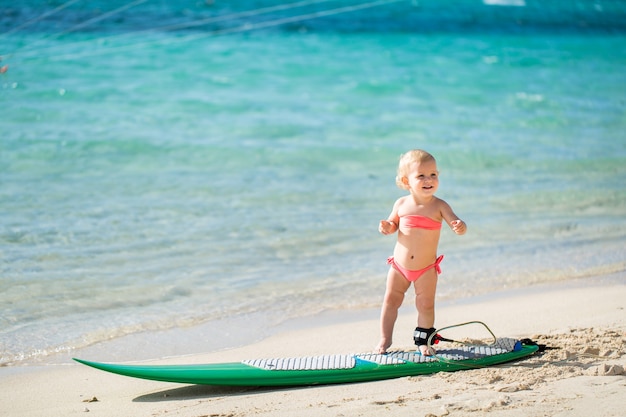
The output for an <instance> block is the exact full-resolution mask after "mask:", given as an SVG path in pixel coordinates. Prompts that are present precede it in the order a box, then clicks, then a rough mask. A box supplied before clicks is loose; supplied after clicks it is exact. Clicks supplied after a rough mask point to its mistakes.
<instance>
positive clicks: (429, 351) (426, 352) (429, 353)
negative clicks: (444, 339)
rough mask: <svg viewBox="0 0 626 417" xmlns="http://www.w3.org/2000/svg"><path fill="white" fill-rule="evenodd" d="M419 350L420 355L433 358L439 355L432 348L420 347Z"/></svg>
mask: <svg viewBox="0 0 626 417" xmlns="http://www.w3.org/2000/svg"><path fill="white" fill-rule="evenodd" d="M418 348H419V351H420V353H421V354H422V355H424V356H433V355H435V354H436V353H437V352H436V351H435V349H433V347H432V346H426V345H420V346H418Z"/></svg>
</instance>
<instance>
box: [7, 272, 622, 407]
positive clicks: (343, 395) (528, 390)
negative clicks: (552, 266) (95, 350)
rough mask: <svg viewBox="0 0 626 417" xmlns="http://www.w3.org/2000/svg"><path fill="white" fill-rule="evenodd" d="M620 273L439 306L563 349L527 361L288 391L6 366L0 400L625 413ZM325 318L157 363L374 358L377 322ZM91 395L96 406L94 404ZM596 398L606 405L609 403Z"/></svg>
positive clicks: (402, 319)
mask: <svg viewBox="0 0 626 417" xmlns="http://www.w3.org/2000/svg"><path fill="white" fill-rule="evenodd" d="M623 275H624V274H623V273H620V274H618V275H617V276H616V277H614V278H615V279H612V278H610V277H608V278H609V279H606V280H600V281H604V282H603V283H602V285H585V284H586V283H582V282H574V283H572V282H565V283H563V284H561V285H550V286H549V287H551V288H547V287H546V286H537V287H529V288H527V289H523V290H514V291H505V292H506V293H507V294H508V295H507V296H503V294H496V295H495V297H494V296H492V295H488V296H484V297H482V299H478V300H477V299H475V298H474V299H473V300H457V301H456V302H450V303H441V305H440V306H438V323H439V324H440V326H439V327H444V326H446V325H450V324H455V323H460V322H464V321H469V320H481V321H484V322H485V323H487V324H488V325H489V326H490V328H491V329H492V330H493V331H494V333H495V334H496V335H497V336H499V337H519V338H523V337H529V338H531V339H533V340H537V339H539V340H538V341H539V342H540V343H545V344H547V345H548V346H551V347H555V348H557V349H554V350H549V351H546V352H545V353H544V354H540V355H536V356H535V357H532V358H530V359H528V360H523V361H520V362H518V363H513V364H507V365H502V366H498V367H492V368H484V369H478V370H470V371H461V372H455V373H441V374H435V375H431V376H420V377H408V378H399V379H395V380H389V381H378V382H369V383H360V384H343V385H329V386H317V387H305V388H280V389H259V388H251V387H243V388H241V387H240V388H225V387H211V386H194V385H191V386H189V385H181V384H171V383H164V382H156V381H144V380H139V379H134V378H127V377H121V376H118V375H112V374H108V373H105V372H101V371H97V370H95V369H91V368H88V367H85V366H82V365H78V364H73V363H71V364H70V363H65V364H62V365H43V366H14V367H4V368H0V375H2V377H1V378H0V389H2V390H3V392H5V393H8V394H9V395H5V396H3V399H1V400H0V410H2V411H0V416H3V415H6V416H9V415H11V416H12V415H20V416H24V417H29V416H33V417H34V416H38V417H41V416H48V415H49V416H56V415H68V416H70V415H76V414H80V415H84V414H83V413H85V412H87V410H89V411H90V412H95V413H96V415H106V416H110V417H115V416H120V417H121V416H127V415H163V414H165V413H167V415H168V416H181V417H199V416H205V415H216V416H227V415H230V416H248V415H256V416H270V415H271V416H285V417H286V416H291V415H304V416H307V415H311V416H314V415H319V413H320V409H321V408H323V409H324V410H325V411H327V412H328V413H330V414H329V415H362V416H372V417H374V416H377V415H380V413H381V412H388V411H392V412H393V414H394V415H399V416H403V415H407V416H408V415H412V416H414V415H415V414H416V410H418V411H417V415H424V416H426V415H428V414H429V413H430V414H431V415H436V416H442V415H459V416H460V415H468V414H471V413H474V412H476V414H475V415H483V414H488V415H492V416H504V417H513V416H518V415H525V416H529V415H530V416H534V415H537V416H539V415H544V414H546V413H547V414H549V415H568V416H571V415H574V416H576V415H580V416H582V415H591V414H593V415H597V416H617V415H619V412H621V410H622V406H623V399H624V395H623V392H624V387H626V376H625V374H624V368H626V349H625V348H624V342H625V341H626V314H625V311H626V310H625V309H626V301H624V300H626V285H625V282H624V279H623V278H624V276H623ZM479 298H480V297H479ZM405 307H407V308H405ZM408 307H410V306H404V307H403V308H402V309H401V312H400V316H399V318H398V321H397V324H396V332H395V334H394V336H395V337H396V340H395V343H394V347H395V348H402V347H410V342H411V340H410V336H411V331H407V329H412V326H413V323H414V320H415V317H414V312H413V311H412V309H410V308H408ZM318 318H320V320H319V321H318V320H315V321H316V322H318V323H319V324H320V325H319V326H311V327H306V326H299V325H297V323H295V322H292V323H288V324H286V325H285V328H284V329H280V326H279V328H278V329H277V330H280V332H278V333H275V334H272V335H270V336H268V337H267V338H264V339H263V340H260V341H255V342H253V343H252V344H245V345H242V346H239V347H235V348H229V349H222V350H218V351H213V352H209V353H203V354H194V355H185V356H177V357H168V358H161V359H155V360H151V361H150V362H151V363H155V364H156V363H215V362H232V361H240V360H243V359H251V358H267V357H282V356H307V355H317V354H328V353H356V352H364V351H370V350H371V349H372V347H373V346H374V345H375V343H376V342H377V337H378V320H377V317H374V318H372V317H356V316H353V317H345V316H344V318H346V319H348V320H347V321H337V320H336V318H335V317H333V314H332V312H329V313H324V314H322V315H320V316H319V317H318ZM309 320H310V319H309ZM322 323H323V324H322ZM471 331H473V330H471ZM86 359H98V358H86ZM183 359H184V360H183ZM93 397H96V398H97V401H94V402H87V401H89V400H93ZM597 398H603V400H602V404H601V406H598V402H597ZM320 407H321V408H320ZM481 413H482V414H481ZM560 413H562V414H560Z"/></svg>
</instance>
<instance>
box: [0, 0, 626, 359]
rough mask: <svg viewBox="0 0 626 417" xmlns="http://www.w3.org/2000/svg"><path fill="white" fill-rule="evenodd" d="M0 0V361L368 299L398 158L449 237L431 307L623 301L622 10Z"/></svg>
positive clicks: (181, 340)
mask: <svg viewBox="0 0 626 417" xmlns="http://www.w3.org/2000/svg"><path fill="white" fill-rule="evenodd" d="M15 3H16V2H12V1H7V0H2V1H0V55H1V56H2V61H0V67H2V66H4V65H8V68H7V71H6V72H5V73H3V74H0V106H1V107H2V109H1V110H0V216H1V217H0V219H1V220H0V311H1V314H0V364H2V365H8V364H30V363H42V362H43V363H47V362H50V361H55V360H58V358H60V357H63V358H64V357H65V355H80V354H81V352H83V351H84V350H85V349H90V348H91V349H93V348H94V347H98V346H103V344H104V343H105V342H108V341H111V340H118V341H122V340H128V341H129V342H127V343H126V344H125V345H124V346H125V347H124V351H123V352H119V351H118V352H115V351H110V350H107V351H102V352H100V354H101V355H100V356H98V357H95V359H103V360H105V359H118V358H122V359H137V358H139V357H141V356H142V355H144V356H147V357H158V356H163V355H167V354H171V353H176V354H184V353H193V352H202V351H207V350H210V349H212V348H216V347H218V346H217V345H216V341H220V343H222V344H223V346H226V345H228V344H232V343H237V342H238V341H240V339H241V340H251V339H254V338H257V337H260V336H262V335H263V334H265V333H266V332H269V331H271V329H272V328H273V327H275V326H277V325H280V324H281V323H283V322H284V321H285V320H287V319H291V318H297V317H305V316H310V315H314V314H316V313H319V312H323V311H328V310H333V309H358V308H370V307H376V306H378V305H379V303H380V300H381V297H382V294H383V291H384V280H385V274H386V270H387V265H386V263H385V261H386V258H387V256H389V254H390V253H391V251H392V248H393V244H394V240H393V238H392V237H384V236H381V235H380V234H378V232H377V225H378V221H379V220H380V219H382V218H385V217H386V216H387V214H388V212H389V210H390V209H391V205H392V204H393V202H394V200H395V199H396V198H397V197H398V196H400V195H402V191H401V190H399V189H397V188H396V186H395V182H394V177H395V169H396V164H397V160H398V157H399V155H400V154H401V153H402V152H404V151H406V150H408V149H411V148H424V149H426V150H428V151H430V152H431V153H433V154H434V155H435V157H436V158H437V160H438V163H439V169H440V171H441V185H440V191H439V193H438V195H439V196H440V197H442V198H444V199H446V200H447V201H448V202H449V203H450V204H451V205H452V206H453V208H454V209H455V211H456V212H457V214H459V216H460V217H461V218H463V219H464V220H465V221H466V222H467V223H468V226H469V231H468V233H467V234H466V235H465V236H462V237H458V236H454V235H453V233H452V232H450V231H449V230H444V231H443V232H442V241H441V247H440V252H441V253H443V254H445V255H446V258H445V260H444V262H443V264H442V268H443V274H442V275H441V277H440V278H441V279H440V281H439V289H438V296H439V300H441V301H445V300H456V299H460V298H464V297H468V296H472V295H480V294H487V293H491V292H494V291H497V290H502V289H514V288H522V287H528V286H533V285H538V284H542V283H552V282H560V281H564V280H573V279H583V280H587V281H588V282H594V281H596V280H598V279H606V278H607V277H610V278H611V279H615V280H617V281H618V282H621V283H625V282H626V275H625V271H626V249H625V243H626V222H625V220H626V187H625V184H626V23H625V22H626V18H625V17H626V2H623V1H599V0H598V1H562V2H559V1H554V2H548V3H549V5H544V4H543V3H544V2H539V1H531V0H525V1H524V0H500V1H496V0H491V1H488V0H485V1H478V0H476V1H469V0H464V1H461V0H459V1H452V0H445V1H434V0H433V1H395V2H394V1H379V2H367V1H358V0H354V1H303V2H297V3H296V2H294V3H289V2H279V1H273V0H258V1H252V0H241V1H232V2H222V1H220V0H214V1H212V2H211V1H208V2H202V1H178V2H167V1H163V0H144V1H121V0H117V1H106V2H105V1H100V2H97V1H89V2H87V1H79V0H74V1H68V2H63V1H57V2H53V1H44V0H39V1H36V0H29V1H23V2H19V4H15ZM194 329H196V331H194ZM168 332H169V333H168ZM161 333H163V334H170V335H175V337H170V338H169V339H168V338H165V339H163V340H165V341H166V342H163V340H161V339H159V342H158V343H153V344H151V346H150V349H147V348H145V345H146V344H147V343H148V342H147V341H151V340H153V339H152V338H154V337H155V335H157V334H161ZM373 334H374V335H376V330H373ZM186 338H188V339H186ZM168 340H169V342H167V341H168ZM376 341H377V340H372V346H373V345H374V344H375V343H376ZM168 343H170V344H171V345H172V346H175V349H174V348H172V346H168ZM220 346H221V345H220ZM137 351H141V352H142V353H138V352H137Z"/></svg>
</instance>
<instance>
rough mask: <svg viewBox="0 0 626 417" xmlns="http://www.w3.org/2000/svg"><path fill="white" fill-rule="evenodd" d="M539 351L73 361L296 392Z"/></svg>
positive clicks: (499, 346) (515, 346)
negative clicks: (158, 361) (214, 360)
mask: <svg viewBox="0 0 626 417" xmlns="http://www.w3.org/2000/svg"><path fill="white" fill-rule="evenodd" d="M537 350H538V347H537V346H536V345H534V344H528V345H527V344H524V343H522V342H520V341H519V340H516V339H510V338H501V339H496V341H495V343H493V344H491V345H463V346H461V347H454V348H449V349H439V350H438V351H437V354H436V355H435V356H423V355H421V354H420V353H419V352H416V351H394V352H389V353H386V354H374V353H363V354H340V355H323V356H308V357H306V356H305V357H296V358H274V359H252V360H244V361H241V362H231V363H216V364H204V365H127V364H111V363H100V362H91V361H86V360H82V359H76V358H75V359H74V360H75V361H77V362H80V363H82V364H85V365H88V366H91V367H94V368H97V369H100V370H103V371H107V372H112V373H114V374H119V375H125V376H130V377H135V378H143V379H150V380H156V381H165V382H177V383H184V384H200V385H221V386H297V385H319V384H340V383H350V382H363V381H374V380H382V379H390V378H399V377H405V376H413V375H426V374H433V373H436V372H442V371H446V372H452V371H460V370H465V369H476V368H483V367H487V366H493V365H497V364H501V363H505V362H510V361H515V360H518V359H521V358H524V357H527V356H530V355H532V354H533V353H535V352H536V351H537Z"/></svg>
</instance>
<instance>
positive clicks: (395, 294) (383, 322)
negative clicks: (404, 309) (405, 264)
mask: <svg viewBox="0 0 626 417" xmlns="http://www.w3.org/2000/svg"><path fill="white" fill-rule="evenodd" d="M410 285H411V283H410V282H409V281H407V280H406V278H404V277H403V276H402V275H401V274H400V273H399V272H398V271H396V270H395V269H393V268H389V272H388V273H387V288H386V290H385V298H384V299H383V306H382V308H381V311H380V343H379V344H378V346H377V347H376V349H375V352H376V353H386V352H387V349H388V348H389V346H391V342H392V340H391V339H392V337H393V326H394V324H395V323H396V319H397V318H398V309H399V308H400V306H401V305H402V301H403V300H404V293H406V290H407V289H408V288H409V286H410Z"/></svg>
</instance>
